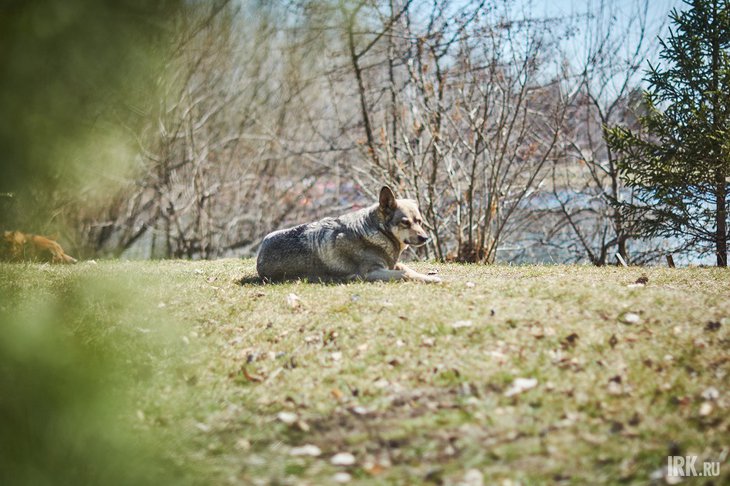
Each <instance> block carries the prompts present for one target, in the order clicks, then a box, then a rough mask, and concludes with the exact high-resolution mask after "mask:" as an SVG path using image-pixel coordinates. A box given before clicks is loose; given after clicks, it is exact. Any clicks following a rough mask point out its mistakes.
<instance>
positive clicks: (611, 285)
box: [2, 260, 730, 485]
mask: <svg viewBox="0 0 730 486" xmlns="http://www.w3.org/2000/svg"><path fill="white" fill-rule="evenodd" d="M416 268H417V269H419V270H421V271H425V270H429V269H436V270H438V271H439V273H440V275H441V276H442V277H443V278H444V279H445V280H447V283H446V284H444V285H440V286H430V285H421V284H415V283H401V284H366V283H355V284H348V285H317V284H306V283H290V284H279V285H257V284H243V285H241V284H239V283H237V280H240V279H241V277H246V276H252V275H253V274H254V267H253V262H252V261H235V260H222V261H216V262H140V263H124V262H102V263H100V264H98V265H91V264H80V265H77V266H75V267H64V268H61V267H48V266H4V267H2V270H3V273H4V274H7V275H9V276H10V277H11V279H14V281H15V282H20V281H21V280H22V281H23V282H28V283H27V284H17V283H16V284H15V285H14V286H13V288H12V290H13V292H15V294H16V295H20V296H22V295H24V293H26V292H28V291H29V290H31V289H35V288H39V287H42V288H43V289H45V290H44V292H49V293H53V292H60V291H62V289H63V287H64V286H65V285H68V282H71V281H74V282H75V281H77V280H78V279H81V280H82V281H84V282H87V284H88V282H89V281H92V282H94V281H96V280H97V279H102V280H104V281H107V282H108V281H111V280H113V281H115V282H117V285H119V282H122V283H123V284H122V287H123V288H124V289H126V290H123V291H122V292H126V291H131V290H130V289H135V290H134V292H136V293H135V295H136V297H135V298H134V301H133V302H130V301H125V302H124V305H123V306H122V307H123V309H106V308H105V305H106V304H105V302H106V301H105V299H104V298H99V300H98V302H95V303H94V305H95V308H96V311H95V312H98V313H99V315H102V314H103V315H107V314H108V313H109V312H112V313H116V314H113V315H120V316H123V317H120V318H119V319H118V320H117V321H114V320H113V319H112V322H111V324H109V325H110V326H112V327H120V328H124V329H128V330H129V329H131V330H137V331H139V336H136V337H135V338H134V339H135V340H137V341H139V340H141V341H142V342H144V341H145V340H148V339H152V337H153V336H154V335H155V334H156V332H157V330H158V326H159V325H160V323H166V326H165V328H166V329H168V328H171V330H169V333H171V334H165V336H167V337H168V338H169V340H168V341H166V344H163V345H162V350H160V348H157V351H156V352H155V353H156V354H155V353H153V358H151V361H150V363H151V366H152V367H153V369H154V371H153V372H152V373H151V375H152V377H151V378H150V379H149V380H147V381H145V382H144V383H145V384H144V386H143V387H133V388H132V391H131V392H130V393H131V394H132V395H133V397H134V399H135V405H134V406H133V407H131V408H130V409H129V410H128V411H127V413H128V416H127V419H128V420H129V422H130V423H133V424H134V425H135V428H136V429H137V430H139V431H148V432H150V433H152V434H154V435H155V437H159V440H162V441H164V443H165V444H166V450H165V456H166V457H167V458H169V459H170V460H171V461H172V464H177V465H178V467H179V468H180V469H181V470H184V471H186V472H185V474H186V475H187V476H188V478H189V479H191V482H194V483H201V484H225V483H227V482H231V483H234V484H317V485H318V484H329V483H333V482H334V481H335V480H336V479H340V480H345V479H347V477H348V476H349V478H350V482H351V483H354V484H357V483H363V484H422V483H434V484H458V483H460V482H464V484H479V478H480V477H483V481H484V483H485V484H544V483H554V482H559V483H566V484H616V483H628V484H646V483H647V482H650V479H651V478H652V475H654V477H659V476H661V472H662V471H661V468H662V467H663V466H666V463H667V455H669V454H672V455H698V456H699V459H698V461H697V463H698V464H699V465H700V466H699V467H700V468H701V464H702V462H703V461H705V460H706V461H718V460H721V461H723V464H722V465H721V473H722V477H720V478H713V480H714V482H715V484H722V483H723V482H725V481H727V480H728V479H729V478H730V465H728V464H727V455H728V448H730V414H728V407H729V406H730V395H729V394H728V387H727V385H728V381H729V379H728V372H729V371H730V356H729V355H728V353H727V349H728V347H729V345H730V330H729V329H730V299H729V298H728V296H730V273H728V272H727V271H722V270H717V269H712V268H691V269H675V270H670V269H661V268H642V269H639V268H629V269H621V268H593V267H578V266H524V267H508V266H491V267H482V266H463V265H436V264H433V265H432V264H417V265H416ZM641 276H645V277H646V278H647V279H648V282H647V283H646V285H643V286H639V285H632V284H634V282H635V281H636V280H637V279H638V278H639V277H641ZM6 286H7V284H6ZM290 294H294V295H296V297H297V298H296V299H295V298H293V297H290ZM119 295H125V294H124V293H122V294H119ZM16 300H18V301H20V300H22V299H21V298H20V297H18V299H16ZM118 300H119V299H118ZM81 305H83V304H81ZM130 306H131V308H132V310H133V312H131V313H130V310H129V309H130ZM108 321H109V319H108V318H107V319H106V320H105V321H104V322H108ZM133 334H134V332H133ZM170 336H172V337H170ZM516 378H526V379H530V380H536V385H535V386H534V388H531V389H528V390H525V391H523V392H521V393H516V394H511V392H510V388H511V387H512V385H513V382H514V380H515V379H516ZM533 383H534V382H533ZM713 388H714V389H716V390H717V392H718V394H719V396H717V397H710V398H711V399H706V398H703V393H704V394H705V396H708V394H709V395H712V394H713V392H712V389H713ZM708 390H709V391H708ZM282 412H283V413H282ZM304 445H311V446H315V447H309V448H308V449H305V450H304V451H308V452H310V453H316V452H317V451H319V455H315V456H310V455H296V453H297V452H303V450H297V449H296V448H297V447H301V446H304ZM343 452H344V453H348V454H351V455H352V457H349V456H347V455H345V456H342V455H341V456H338V457H339V458H344V459H354V461H353V463H352V464H349V465H334V464H332V461H331V459H332V457H333V456H334V455H335V454H338V453H343ZM345 462H346V461H345ZM337 473H340V474H339V476H335V475H336V474H337ZM342 473H347V475H343V474H342ZM658 481H659V482H663V481H664V480H663V479H659V480H658Z"/></svg>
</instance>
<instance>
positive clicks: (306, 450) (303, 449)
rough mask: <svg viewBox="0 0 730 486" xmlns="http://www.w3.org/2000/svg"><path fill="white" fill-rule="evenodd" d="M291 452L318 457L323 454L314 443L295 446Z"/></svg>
mask: <svg viewBox="0 0 730 486" xmlns="http://www.w3.org/2000/svg"><path fill="white" fill-rule="evenodd" d="M289 454H290V455H292V456H311V457H317V456H319V455H321V454H322V451H321V450H320V448H319V447H317V446H316V445H312V444H305V445H303V446H300V447H293V448H292V449H291V450H290V451H289Z"/></svg>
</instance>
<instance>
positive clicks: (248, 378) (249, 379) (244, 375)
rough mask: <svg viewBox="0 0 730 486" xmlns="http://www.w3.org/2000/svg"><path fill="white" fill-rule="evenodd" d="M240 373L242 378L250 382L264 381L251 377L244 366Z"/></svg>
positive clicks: (257, 377)
mask: <svg viewBox="0 0 730 486" xmlns="http://www.w3.org/2000/svg"><path fill="white" fill-rule="evenodd" d="M241 373H243V377H244V378H246V379H247V380H248V381H250V382H253V383H261V382H262V381H264V379H263V377H261V376H258V375H252V374H251V373H249V372H248V370H247V369H246V367H245V366H242V367H241Z"/></svg>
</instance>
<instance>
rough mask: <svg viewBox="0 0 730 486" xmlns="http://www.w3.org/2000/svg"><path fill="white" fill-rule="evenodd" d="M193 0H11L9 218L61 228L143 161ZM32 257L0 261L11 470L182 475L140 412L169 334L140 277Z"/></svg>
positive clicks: (1, 382)
mask: <svg viewBox="0 0 730 486" xmlns="http://www.w3.org/2000/svg"><path fill="white" fill-rule="evenodd" d="M182 3H183V2H181V1H177V0H164V1H160V2H146V1H142V0H114V1H109V0H64V1H63V2H57V1H50V0H19V1H0V107H1V108H2V116H1V117H0V174H2V176H0V229H16V228H17V229H21V230H23V231H28V232H40V231H48V230H49V228H53V229H55V230H58V229H61V228H59V225H61V224H62V222H58V221H62V220H63V215H59V212H62V211H63V210H64V209H63V208H64V207H73V203H74V202H75V201H79V200H91V199H93V197H94V195H95V194H101V193H103V192H104V191H105V190H107V189H108V187H109V184H114V183H115V179H116V178H117V176H118V175H120V174H122V173H124V172H125V171H128V170H130V168H132V167H133V164H134V150H133V148H134V147H133V140H134V137H133V134H134V132H135V130H137V129H138V128H139V126H140V124H141V122H142V121H143V120H144V118H145V117H147V116H149V114H150V110H151V109H152V106H154V104H153V103H152V100H153V99H155V97H156V86H157V85H158V84H159V83H157V81H156V80H157V79H158V78H159V76H161V75H162V70H163V66H164V62H165V60H166V59H167V58H168V53H169V49H170V46H172V45H174V42H173V36H174V35H175V29H174V28H172V26H173V23H174V22H175V21H176V14H177V13H178V12H177V11H178V10H179V9H180V8H181V6H182ZM64 205H67V206H64ZM59 208H61V210H60V211H59ZM28 270H29V267H28V266H26V265H2V266H0V417H1V418H0V484H3V485H6V484H8V485H15V484H28V485H43V484H74V485H77V484H150V483H160V482H163V483H165V482H175V483H176V484H178V483H179V482H180V481H179V478H178V477H175V478H174V480H173V477H174V476H177V474H173V472H171V471H172V470H173V469H174V468H171V466H170V464H169V463H167V462H165V460H164V458H163V456H164V450H163V448H161V447H160V445H159V444H158V443H157V442H156V441H157V439H155V438H154V437H153V436H152V434H145V433H143V431H141V430H139V429H138V426H139V422H140V421H139V420H137V417H136V416H135V407H134V403H133V398H132V397H134V396H135V393H134V391H135V390H138V389H139V387H144V386H145V384H146V383H148V381H149V380H150V379H151V378H152V377H153V376H154V373H153V370H155V369H156V368H158V367H160V366H161V364H160V363H161V358H160V356H161V353H162V354H164V353H163V351H164V350H165V349H167V348H166V347H167V346H169V344H164V343H163V342H162V341H164V339H163V340H162V341H159V340H158V341H155V340H154V339H150V338H147V339H142V337H141V336H142V335H141V333H140V332H139V331H138V330H137V327H136V326H138V325H140V324H139V322H140V319H141V318H140V316H139V315H138V312H139V306H140V305H143V304H142V303H143V302H145V299H144V295H142V294H143V292H142V291H141V290H138V289H139V287H138V283H136V282H135V281H133V280H132V279H131V278H130V279H128V280H127V281H124V282H122V281H118V280H114V281H104V282H100V281H97V280H93V279H89V278H78V277H73V278H71V277H69V276H65V277H64V275H65V274H64V272H62V271H61V272H60V273H54V274H52V275H51V274H49V275H47V276H46V277H47V279H38V278H29V277H28ZM34 275H36V276H37V275H38V274H37V272H36V273H34ZM160 319H162V317H161V316H160ZM163 320H164V319H163ZM158 324H159V322H156V323H155V325H156V326H157V325H158ZM135 420H137V423H135Z"/></svg>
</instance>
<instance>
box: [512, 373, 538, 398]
mask: <svg viewBox="0 0 730 486" xmlns="http://www.w3.org/2000/svg"><path fill="white" fill-rule="evenodd" d="M536 386H537V378H515V380H514V381H513V382H512V384H511V385H510V386H509V388H507V391H505V392H504V396H506V397H512V396H515V395H519V394H520V393H523V392H525V391H527V390H530V389H532V388H535V387H536Z"/></svg>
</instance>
